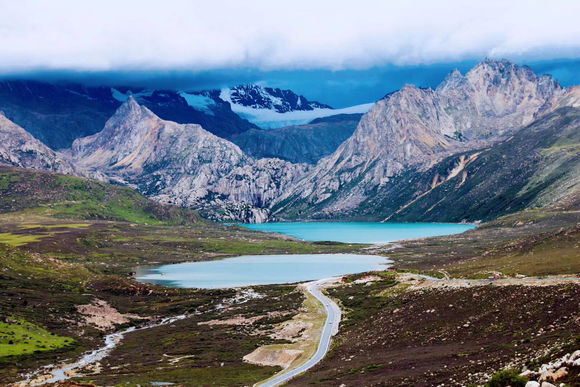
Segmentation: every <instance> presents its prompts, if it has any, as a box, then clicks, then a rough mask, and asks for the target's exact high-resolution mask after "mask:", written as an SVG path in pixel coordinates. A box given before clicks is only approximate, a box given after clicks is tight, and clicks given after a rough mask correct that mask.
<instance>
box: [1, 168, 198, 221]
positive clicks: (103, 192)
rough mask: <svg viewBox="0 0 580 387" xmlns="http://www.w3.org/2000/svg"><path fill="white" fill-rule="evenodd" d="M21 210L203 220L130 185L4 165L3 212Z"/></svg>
mask: <svg viewBox="0 0 580 387" xmlns="http://www.w3.org/2000/svg"><path fill="white" fill-rule="evenodd" d="M19 211H26V212H28V213H31V214H36V215H44V216H51V217H55V218H68V219H99V220H113V221H127V222H134V223H148V224H161V223H169V224H191V223H196V222H200V221H203V220H202V218H201V217H200V216H199V215H198V214H197V213H196V212H195V211H192V210H188V209H183V208H179V207H175V206H165V205H162V204H159V203H156V202H153V201H152V200H150V199H147V198H145V197H144V196H141V195H140V194H138V193H137V192H135V191H134V190H132V189H130V188H127V187H121V186H115V185H111V184H106V183H102V182H99V181H96V180H90V179H82V178H79V177H74V176H65V175H58V174H54V173H49V172H44V171H35V170H30V169H20V168H10V167H2V166H0V213H9V212H19Z"/></svg>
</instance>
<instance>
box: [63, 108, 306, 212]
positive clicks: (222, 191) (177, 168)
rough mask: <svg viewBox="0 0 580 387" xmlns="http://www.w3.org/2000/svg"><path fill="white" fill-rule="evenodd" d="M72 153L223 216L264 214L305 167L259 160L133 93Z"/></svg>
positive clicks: (85, 164) (93, 172) (157, 193)
mask: <svg viewBox="0 0 580 387" xmlns="http://www.w3.org/2000/svg"><path fill="white" fill-rule="evenodd" d="M70 156H71V158H72V160H74V162H75V163H76V164H77V165H78V166H79V168H81V169H82V170H83V171H84V173H85V174H86V175H89V176H97V177H99V176H100V177H105V178H108V179H111V180H116V181H119V182H123V183H127V184H130V185H132V186H134V187H136V188H137V189H138V190H139V191H140V192H142V193H143V194H145V195H147V196H150V197H153V198H156V199H157V200H159V201H162V202H168V203H175V204H179V205H182V206H187V207H193V208H198V209H200V210H201V211H202V213H203V214H204V215H206V216H207V217H209V218H212V219H219V220H224V219H231V220H243V221H264V220H265V219H266V218H267V216H268V210H267V208H268V207H269V205H270V203H271V202H272V200H273V199H275V198H277V197H278V196H279V195H280V193H281V191H282V190H283V189H285V188H286V187H288V186H289V185H290V184H293V183H295V180H297V179H298V178H299V177H301V176H302V174H303V173H304V172H305V170H306V167H305V166H303V165H295V164H291V163H288V162H284V161H282V160H278V159H263V160H259V161H256V160H254V159H253V158H251V157H249V156H246V155H245V154H244V153H243V152H242V151H241V150H240V148H239V147H238V146H236V145H234V144H232V143H231V142H229V141H227V140H224V139H222V138H220V137H217V136H215V135H213V134H211V133H209V132H207V131H206V130H204V129H203V128H202V127H201V126H199V125H195V124H187V125H183V124H177V123H175V122H171V121H164V120H162V119H160V118H159V117H157V116H156V115H155V114H153V113H152V112H151V111H150V110H149V109H147V108H145V107H143V106H140V105H139V104H138V103H137V102H136V101H135V100H134V99H133V98H129V99H128V100H127V101H126V102H125V103H124V104H123V105H122V106H121V107H120V108H119V109H118V110H117V112H116V113H115V114H114V115H113V117H111V119H110V120H109V121H107V123H106V125H105V127H104V129H103V130H102V131H101V132H99V133H97V134H95V135H92V136H89V137H85V138H81V139H77V140H76V141H75V142H74V143H73V147H72V149H71V152H70Z"/></svg>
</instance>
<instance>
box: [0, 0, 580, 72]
mask: <svg viewBox="0 0 580 387" xmlns="http://www.w3.org/2000/svg"><path fill="white" fill-rule="evenodd" d="M210 3H211V4H210ZM578 15H580V1H577V0H571V1H565V0H560V1H558V0H553V1H551V2H546V1H534V0H510V1H505V0H502V1H497V0H486V1H483V0H482V1H480V2H475V1H463V0H462V1H459V0H450V1H442V0H440V1H432V0H431V1H408V2H406V3H405V4H403V2H401V1H387V0H374V1H370V0H358V1H352V0H347V1H345V0H327V1H321V0H319V1H316V0H308V1H306V0H293V1H284V2H282V1H273V0H254V1H252V0H247V1H227V0H212V1H207V0H204V1H201V0H198V1H185V0H172V1H166V2H161V1H154V0H147V1H146V0H114V1H113V0H99V1H92V2H89V1H78V0H76V1H73V0H70V1H64V0H51V1H40V0H38V1H31V0H19V1H13V0H0V71H2V72H13V71H27V70H33V69H64V70H71V69H72V70H95V71H103V70H105V71H106V70H119V69H141V70H149V69H180V70H183V69H191V70H193V71H195V70H208V69H215V68H228V67H255V68H259V69H262V70H269V69H296V68H303V69H304V68H305V69H308V68H326V69H343V68H355V69H360V68H368V67H371V66H374V65H382V64H385V63H394V64H401V65H403V64H418V63H431V62H440V61H452V60H461V59H467V58H481V57H483V56H492V57H509V58H519V57H534V58H537V59H544V58H545V59H549V58H550V57H562V56H574V57H578V56H580V23H578V20H577V18H578Z"/></svg>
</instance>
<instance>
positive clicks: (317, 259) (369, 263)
mask: <svg viewBox="0 0 580 387" xmlns="http://www.w3.org/2000/svg"><path fill="white" fill-rule="evenodd" d="M387 263H389V260H387V259H386V258H385V257H379V256H376V255H358V254H293V255H247V256H242V257H234V258H226V259H220V260H218V261H209V262H188V263H178V264H175V265H163V266H157V267H154V268H148V269H138V270H137V273H136V278H137V280H139V281H141V282H148V283H155V284H159V285H166V286H176V287H181V288H205V289H217V288H235V287H240V286H250V285H268V284H284V283H293V282H304V281H310V280H317V279H322V278H329V277H336V276H341V275H344V274H353V273H361V272H365V271H371V270H376V269H380V268H383V269H385V268H386V266H384V265H385V264H387Z"/></svg>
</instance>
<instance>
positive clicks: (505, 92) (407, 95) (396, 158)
mask: <svg viewBox="0 0 580 387" xmlns="http://www.w3.org/2000/svg"><path fill="white" fill-rule="evenodd" d="M564 93H565V91H564V90H563V89H562V88H561V87H560V86H559V85H558V83H557V82H555V81H554V80H553V79H552V77H550V76H546V75H542V76H538V75H536V74H534V73H533V72H532V71H531V70H530V69H529V68H527V67H520V66H517V65H515V64H513V63H511V62H509V61H505V60H502V61H492V60H486V61H484V62H481V63H480V64H478V65H477V66H476V67H474V68H473V69H472V70H470V71H469V72H468V73H467V74H466V75H465V76H463V75H461V74H460V73H459V72H458V71H454V72H452V73H451V74H450V75H449V76H448V77H447V79H445V81H443V82H442V83H441V84H440V85H439V86H438V87H437V89H435V90H432V89H419V88H416V87H414V86H405V87H404V88H403V89H401V90H400V91H398V92H395V93H392V94H389V95H387V96H386V97H385V98H384V99H383V100H381V101H379V102H377V103H376V104H375V106H373V108H372V109H371V110H370V111H369V112H368V113H367V114H366V115H364V116H363V118H362V119H361V122H360V123H359V125H358V127H357V129H356V131H355V132H354V134H353V136H352V137H351V138H349V139H348V140H347V141H345V142H344V143H343V144H342V145H341V146H340V147H339V148H338V149H337V151H336V152H334V153H333V154H332V155H330V156H328V157H326V158H324V159H322V160H321V161H320V162H319V163H318V164H317V166H316V167H315V168H314V169H313V170H312V171H311V172H310V173H309V174H308V176H306V177H305V179H304V180H303V181H302V182H301V184H300V185H298V186H296V187H294V189H292V190H291V191H290V192H288V193H287V194H286V195H285V196H284V197H282V198H281V200H280V201H278V202H277V204H276V205H275V207H274V213H275V214H277V216H278V217H281V218H296V217H319V218H332V217H341V216H343V217H344V216H348V215H347V214H355V213H357V212H358V210H359V209H361V207H366V208H367V209H368V211H379V212H381V208H380V205H378V204H374V205H371V206H370V207H372V208H369V204H368V203H369V202H372V201H373V197H374V196H375V195H377V193H378V192H382V191H385V190H388V189H389V187H390V185H391V184H392V180H393V179H395V178H396V177H397V176H401V174H403V173H404V172H406V171H409V170H416V171H418V172H420V173H422V172H424V171H426V170H427V169H429V168H430V167H431V166H433V165H435V164H436V163H438V162H440V161H441V160H443V159H445V158H446V157H448V156H450V155H452V154H457V153H460V152H464V151H467V150H470V149H478V148H481V147H483V146H486V145H489V144H493V143H495V142H497V141H501V140H502V139H505V138H507V137H508V136H509V135H511V134H512V133H513V132H514V131H516V130H517V129H519V128H521V127H522V126H525V125H527V124H529V123H531V122H532V121H534V120H535V119H536V118H537V117H539V116H541V115H542V114H545V113H546V112H548V111H550V110H552V109H553V108H554V107H555V106H556V105H557V104H558V102H559V101H560V99H561V98H562V96H563V95H564Z"/></svg>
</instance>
